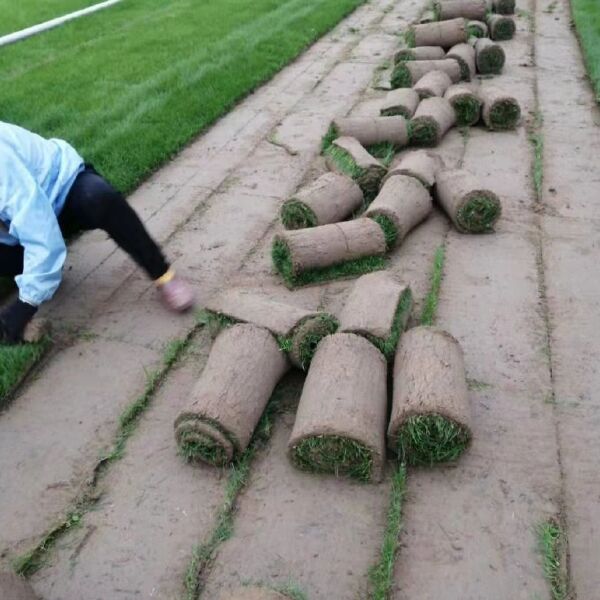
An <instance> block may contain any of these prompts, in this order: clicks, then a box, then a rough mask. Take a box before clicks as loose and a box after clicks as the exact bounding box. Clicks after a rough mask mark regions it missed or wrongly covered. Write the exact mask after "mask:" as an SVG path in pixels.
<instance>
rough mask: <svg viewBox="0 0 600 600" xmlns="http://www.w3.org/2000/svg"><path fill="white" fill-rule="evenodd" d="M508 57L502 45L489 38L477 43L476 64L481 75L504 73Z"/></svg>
mask: <svg viewBox="0 0 600 600" xmlns="http://www.w3.org/2000/svg"><path fill="white" fill-rule="evenodd" d="M505 62H506V55H505V53H504V50H503V48H502V46H500V44H496V43H495V42H493V41H492V40H490V39H489V38H487V37H484V38H481V39H479V40H477V41H476V42H475V64H476V67H477V72H478V73H481V75H497V74H498V73H500V72H502V69H503V68H504V63H505Z"/></svg>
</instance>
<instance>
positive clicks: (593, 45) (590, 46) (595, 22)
mask: <svg viewBox="0 0 600 600" xmlns="http://www.w3.org/2000/svg"><path fill="white" fill-rule="evenodd" d="M571 6H572V10H573V19H574V21H575V27H576V28H577V33H578V35H579V41H580V43H581V47H582V49H583V56H584V58H585V64H586V67H587V70H588V74H589V76H590V80H591V82H592V86H593V88H594V90H595V92H596V101H597V102H599V103H600V3H598V1H597V0H571Z"/></svg>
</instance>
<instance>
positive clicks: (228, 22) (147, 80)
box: [0, 0, 364, 192]
mask: <svg viewBox="0 0 600 600" xmlns="http://www.w3.org/2000/svg"><path fill="white" fill-rule="evenodd" d="M2 2H3V4H4V5H6V6H7V8H6V9H5V10H3V11H0V14H2V15H4V14H6V13H7V14H11V13H12V12H13V7H14V6H17V5H20V2H14V1H13V0H2ZM363 2H364V0H313V1H311V2H306V1H305V0H279V1H274V0H254V1H253V2H248V1H247V0H219V1H206V2H191V1H190V0H170V1H169V2H165V1H164V0H127V1H126V2H121V3H119V4H117V5H115V6H113V7H111V8H110V9H108V10H106V11H101V12H99V13H97V14H95V15H91V16H89V17H86V18H83V19H78V20H76V21H73V22H71V23H69V24H68V25H65V26H63V27H60V28H57V29H54V30H52V31H48V32H46V33H44V34H43V35H39V36H35V37H32V38H30V39H28V40H25V41H23V42H19V43H17V44H13V45H11V46H7V47H5V48H3V49H2V69H1V71H0V106H1V107H2V120H3V121H8V122H12V123H17V124H19V125H21V126H24V127H26V128H28V129H31V130H33V131H36V132H37V133H40V134H41V135H44V136H46V137H58V138H63V139H66V140H68V141H69V142H70V143H72V144H73V145H74V146H75V147H76V148H77V149H78V150H79V152H80V153H81V154H82V156H84V158H85V159H86V161H88V162H91V163H93V164H94V165H95V166H96V168H97V169H98V170H99V171H100V172H101V173H102V174H103V175H104V176H106V177H107V178H108V179H109V180H110V181H111V182H112V183H113V184H114V185H115V186H116V187H117V188H118V189H120V190H121V191H123V192H127V191H129V190H131V189H133V188H134V187H136V186H137V185H138V184H139V183H140V182H141V181H142V180H143V179H144V178H146V177H147V176H148V175H149V174H150V173H152V172H153V171H154V170H155V169H156V168H158V167H159V166H160V165H161V164H163V163H164V162H166V161H168V160H169V159H170V158H172V157H173V155H174V154H175V153H176V152H177V151H178V150H180V149H181V148H182V147H183V146H184V145H186V144H187V143H188V142H190V141H191V140H192V139H194V137H196V136H197V135H198V134H199V133H200V132H201V131H203V130H205V129H206V128H207V127H208V126H209V125H211V124H212V123H214V122H215V121H216V120H217V119H218V118H219V117H220V116H222V115H224V114H225V113H227V112H228V111H229V110H231V108H232V107H233V106H234V105H235V104H236V103H237V102H238V101H239V100H241V99H242V98H243V97H245V96H246V95H248V94H249V93H250V92H251V91H252V90H254V89H256V88H257V87H258V86H259V85H261V84H262V83H264V82H266V81H268V80H269V79H270V78H271V77H272V76H273V75H274V74H275V73H277V72H278V71H279V70H280V69H281V68H282V67H284V66H285V65H286V64H288V63H289V62H290V61H292V60H293V59H294V58H295V57H297V56H298V55H299V54H300V53H301V52H302V51H303V50H304V49H305V48H307V47H308V46H309V45H310V44H312V43H313V42H314V41H315V40H317V39H318V38H319V37H321V36H322V35H323V34H324V33H325V32H327V31H328V30H330V29H331V28H332V27H333V26H334V25H336V24H337V23H338V22H339V21H340V20H341V19H342V18H343V17H344V16H346V15H347V14H349V13H350V12H351V11H353V10H354V9H355V8H356V7H357V6H359V5H361V4H362V3H363ZM28 4H30V5H31V10H34V9H35V10H37V7H38V5H39V4H40V2H37V3H33V2H29V3H28ZM42 4H44V3H42ZM46 4H49V3H46ZM53 10H54V9H53ZM11 28H12V26H11ZM57 82H68V93H65V86H64V85H57Z"/></svg>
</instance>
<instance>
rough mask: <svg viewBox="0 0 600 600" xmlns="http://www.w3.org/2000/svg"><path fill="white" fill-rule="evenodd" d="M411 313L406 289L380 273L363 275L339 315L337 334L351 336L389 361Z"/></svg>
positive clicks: (384, 273) (409, 293) (388, 275)
mask: <svg viewBox="0 0 600 600" xmlns="http://www.w3.org/2000/svg"><path fill="white" fill-rule="evenodd" d="M411 310H412V292H411V289H410V287H409V286H407V285H405V284H403V283H400V282H398V281H396V280H395V279H394V278H393V277H392V276H391V275H390V274H389V273H387V272H385V271H381V272H379V273H370V274H368V275H363V276H362V277H360V278H359V279H357V280H356V283H355V284H354V285H353V287H352V289H351V291H350V294H349V295H348V299H347V300H346V303H345V305H344V308H343V310H342V312H341V314H340V329H339V331H340V333H355V334H356V335H361V336H363V337H365V338H366V339H368V340H369V341H370V342H371V343H373V344H374V345H375V346H377V348H379V350H380V351H381V352H382V353H383V355H384V356H385V357H386V358H387V359H388V360H390V359H391V358H392V357H393V356H394V352H395V351H396V346H397V345H398V340H399V339H400V336H401V335H402V332H403V331H404V329H405V327H406V324H407V322H408V319H409V317H410V313H411Z"/></svg>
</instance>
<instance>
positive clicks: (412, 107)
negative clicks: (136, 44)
mask: <svg viewBox="0 0 600 600" xmlns="http://www.w3.org/2000/svg"><path fill="white" fill-rule="evenodd" d="M417 106H419V94H417V92H415V90H413V89H412V88H398V89H397V90H392V91H391V92H388V93H387V94H386V96H385V98H384V99H383V101H382V103H381V109H380V110H381V114H382V115H384V116H386V117H387V116H393V115H401V116H402V117H404V118H405V119H410V118H411V117H412V116H413V115H414V114H415V111H416V110H417Z"/></svg>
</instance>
